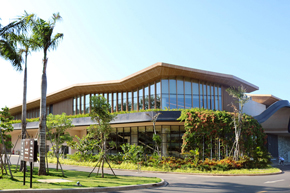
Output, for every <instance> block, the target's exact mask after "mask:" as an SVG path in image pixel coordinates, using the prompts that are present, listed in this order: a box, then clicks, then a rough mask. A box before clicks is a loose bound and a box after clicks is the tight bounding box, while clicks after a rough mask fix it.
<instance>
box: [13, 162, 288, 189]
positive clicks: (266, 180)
mask: <svg viewBox="0 0 290 193" xmlns="http://www.w3.org/2000/svg"><path fill="white" fill-rule="evenodd" d="M16 162H17V158H16V156H13V158H12V163H14V164H15V163H16ZM49 167H55V165H54V164H49ZM278 167H279V168H280V169H282V170H283V173H282V174H278V175H267V176H202V175H190V174H171V173H150V172H142V173H137V172H136V171H128V170H114V171H115V173H116V175H129V176H147V177H158V178H162V179H164V180H165V181H167V182H168V185H167V186H165V187H160V188H150V189H140V190H131V191H128V190H126V191H120V192H129V193H131V192H132V193H133V192H134V193H135V192H146V193H147V192H184V193H186V192H234V193H240V192H247V193H251V192H255V193H256V192H288V193H289V192H290V165H285V166H278ZM63 168H64V169H65V170H75V171H87V172H90V171H91V170H92V168H91V167H80V166H67V165H64V166H63ZM105 172H106V173H111V171H110V170H107V169H106V170H105Z"/></svg>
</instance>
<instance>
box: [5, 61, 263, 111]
mask: <svg viewBox="0 0 290 193" xmlns="http://www.w3.org/2000/svg"><path fill="white" fill-rule="evenodd" d="M178 76H183V77H188V78H192V79H196V80H200V81H205V82H211V83H217V84H221V85H226V86H234V87H238V86H241V85H243V86H244V88H246V90H247V92H253V91H255V90H258V89H259V87H257V86H256V85H253V84H251V83H249V82H247V81H245V80H242V79H240V78H238V77H236V76H233V75H229V74H222V73H217V72H210V71H205V70H199V69H194V68H188V67H183V66H177V65H172V64H167V63H162V62H158V63H156V64H153V65H151V66H149V67H147V68H145V69H143V70H140V71H138V72H136V73H134V74H131V75H129V76H127V77H125V78H123V79H121V80H113V81H102V82H91V83H80V84H74V85H71V86H68V87H66V88H64V89H61V90H58V91H56V92H53V93H50V94H48V95H47V101H46V102H47V104H54V103H57V102H59V101H62V100H65V99H68V98H72V97H74V96H76V95H78V94H89V93H106V92H107V93H109V92H122V91H131V90H133V89H136V88H138V87H140V86H143V85H146V84H149V83H152V82H153V81H155V80H159V79H162V78H169V77H178ZM39 104H40V98H38V99H35V100H32V101H29V102H28V103H27V109H33V108H38V107H39ZM21 108H22V105H17V106H14V107H11V108H10V113H11V114H15V113H18V112H21Z"/></svg>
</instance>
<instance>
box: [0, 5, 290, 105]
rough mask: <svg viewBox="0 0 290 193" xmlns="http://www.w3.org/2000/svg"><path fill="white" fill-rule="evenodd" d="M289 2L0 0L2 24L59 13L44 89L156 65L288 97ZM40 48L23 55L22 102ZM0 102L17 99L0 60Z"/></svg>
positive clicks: (33, 88) (32, 91) (18, 75)
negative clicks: (229, 78)
mask: <svg viewBox="0 0 290 193" xmlns="http://www.w3.org/2000/svg"><path fill="white" fill-rule="evenodd" d="M289 8H290V1H230V0H229V1H222V0H219V1H206V0H202V1H194V0H179V1H170V0H158V1H156V0H155V1H150V0H146V1H141V0H140V1H136V0H132V1H129V0H123V1H120V0H94V1H93V0H82V1H73V0H61V1H59V0H56V1H55V0H50V1H42V0H37V1H32V0H31V1H28V0H26V1H21V0H19V1H15V0H10V1H3V2H1V7H0V18H1V19H2V20H1V21H0V22H1V23H2V24H3V25H5V24H8V22H9V20H10V21H12V20H13V19H14V18H16V17H17V16H20V15H22V14H23V13H24V10H26V11H27V12H29V13H35V14H36V15H37V16H39V17H41V18H43V19H48V18H49V17H51V15H52V13H55V12H60V15H61V16H62V17H63V21H62V22H59V23H57V26H56V28H55V32H61V33H64V39H63V41H62V42H61V43H60V44H59V47H58V48H57V50H56V51H51V52H49V53H48V58H49V59H48V71H47V76H48V93H51V92H55V91H57V90H59V89H62V88H65V87H67V86H70V85H72V84H76V83H85V82H96V81H106V80H117V79H121V78H124V77H126V76H128V75H130V74H132V73H134V72H136V71H139V70H142V69H143V68H146V67H148V66H149V65H152V64H154V63H156V62H166V63H171V64H176V65H180V66H187V67H191V68H197V69H203V70H208V71H214V72H220V73H225V74H232V75H235V76H237V77H239V78H242V79H244V80H246V81H248V82H250V83H252V84H255V85H257V86H259V88H260V89H259V90H258V91H256V92H254V94H273V95H275V96H277V97H279V98H281V99H286V100H289V99H290V91H289V89H288V83H290V76H289V75H288V74H289V69H290V65H289V64H290V58H289V53H290V36H289V34H290V12H289V10H290V9H289ZM41 66H42V53H41V52H33V53H31V55H30V56H29V58H28V93H27V94H28V100H33V99H36V98H39V97H40V78H41ZM0 67H1V68H0V82H1V90H0V107H4V106H5V105H6V106H8V107H12V106H15V105H18V104H21V102H22V82H23V73H22V72H15V71H14V69H13V68H12V67H11V65H10V63H9V62H7V61H4V60H3V59H1V58H0Z"/></svg>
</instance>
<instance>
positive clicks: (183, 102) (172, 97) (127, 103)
mask: <svg viewBox="0 0 290 193" xmlns="http://www.w3.org/2000/svg"><path fill="white" fill-rule="evenodd" d="M99 94H100V95H103V96H104V97H105V98H106V99H107V102H108V103H109V104H110V105H111V107H112V108H111V110H112V111H113V112H116V111H131V110H136V111H138V110H142V109H155V108H156V109H166V108H168V109H184V108H185V109H189V108H205V109H213V110H222V90H221V86H220V85H214V84H212V83H206V82H199V81H198V80H193V79H190V78H184V77H178V78H168V79H161V80H158V81H155V82H151V83H150V84H147V85H144V86H143V87H139V88H138V89H135V90H133V91H123V92H113V93H99ZM91 95H92V96H93V95H94V94H91ZM72 108H73V114H80V113H89V112H90V94H86V95H78V96H76V97H74V98H73V107H72ZM29 116H30V117H35V116H36V113H34V114H33V113H32V114H31V115H30V114H29Z"/></svg>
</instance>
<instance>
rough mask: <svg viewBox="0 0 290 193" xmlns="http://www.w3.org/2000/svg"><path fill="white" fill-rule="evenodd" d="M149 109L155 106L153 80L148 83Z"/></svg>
mask: <svg viewBox="0 0 290 193" xmlns="http://www.w3.org/2000/svg"><path fill="white" fill-rule="evenodd" d="M149 108H150V109H154V108H155V84H154V82H153V83H151V84H150V107H149Z"/></svg>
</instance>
